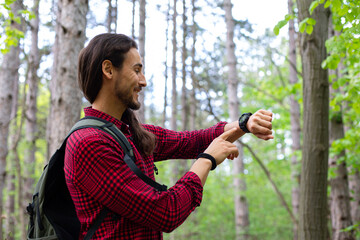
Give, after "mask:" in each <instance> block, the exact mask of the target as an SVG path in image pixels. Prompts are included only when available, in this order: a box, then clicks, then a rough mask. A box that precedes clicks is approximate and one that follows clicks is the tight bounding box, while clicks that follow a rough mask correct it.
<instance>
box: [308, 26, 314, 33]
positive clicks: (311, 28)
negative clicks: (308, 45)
mask: <svg viewBox="0 0 360 240" xmlns="http://www.w3.org/2000/svg"><path fill="white" fill-rule="evenodd" d="M313 30H314V28H313V26H312V25H307V26H306V33H307V34H309V35H311V33H312V32H313Z"/></svg>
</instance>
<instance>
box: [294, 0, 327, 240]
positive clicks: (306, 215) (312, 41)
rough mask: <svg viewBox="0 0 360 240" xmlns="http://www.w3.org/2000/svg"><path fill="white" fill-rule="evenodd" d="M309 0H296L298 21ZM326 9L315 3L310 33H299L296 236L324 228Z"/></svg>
mask: <svg viewBox="0 0 360 240" xmlns="http://www.w3.org/2000/svg"><path fill="white" fill-rule="evenodd" d="M311 3H312V0H297V5H298V9H299V21H302V20H304V19H305V18H307V17H310V16H309V7H310V4H311ZM328 16H329V10H328V9H324V6H323V5H320V6H318V7H317V8H316V9H315V11H314V12H313V15H312V16H311V17H312V18H314V19H315V20H316V25H315V26H314V28H313V32H312V33H311V35H308V34H307V33H305V32H304V33H303V34H301V60H302V74H303V108H304V125H303V126H304V131H303V132H304V136H303V153H302V164H303V165H302V172H301V181H300V208H299V239H306V240H313V239H314V240H323V239H327V237H328V235H327V234H328V230H327V173H328V155H329V82H328V73H327V71H326V70H324V69H322V68H321V63H322V61H323V60H325V58H326V48H325V41H326V39H327V36H328Z"/></svg>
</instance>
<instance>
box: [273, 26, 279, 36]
mask: <svg viewBox="0 0 360 240" xmlns="http://www.w3.org/2000/svg"><path fill="white" fill-rule="evenodd" d="M273 32H274V34H275V35H276V36H277V35H279V33H280V28H279V27H278V26H277V25H276V26H275V27H274V29H273Z"/></svg>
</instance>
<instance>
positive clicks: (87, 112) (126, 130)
mask: <svg viewBox="0 0 360 240" xmlns="http://www.w3.org/2000/svg"><path fill="white" fill-rule="evenodd" d="M84 113H85V116H86V117H87V116H90V117H98V118H101V119H104V120H106V121H108V122H111V123H113V124H115V126H116V127H117V128H119V129H120V130H121V131H122V132H123V133H129V126H128V125H127V124H126V123H124V122H123V121H121V120H118V119H116V118H114V117H113V116H111V115H109V114H107V113H104V112H101V111H99V110H97V109H94V108H92V107H91V106H90V107H86V108H84Z"/></svg>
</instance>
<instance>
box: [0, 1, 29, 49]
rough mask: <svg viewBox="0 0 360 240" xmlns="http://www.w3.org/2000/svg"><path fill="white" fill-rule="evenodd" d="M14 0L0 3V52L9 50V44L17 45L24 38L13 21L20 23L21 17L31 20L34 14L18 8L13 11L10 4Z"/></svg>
mask: <svg viewBox="0 0 360 240" xmlns="http://www.w3.org/2000/svg"><path fill="white" fill-rule="evenodd" d="M14 2H15V0H5V3H2V4H0V25H1V27H2V29H4V30H3V31H0V41H2V42H3V43H4V44H1V47H0V51H1V53H2V54H6V53H7V52H9V50H10V47H11V46H17V45H18V44H19V40H20V39H22V38H24V32H23V31H21V30H19V29H17V28H16V27H14V25H13V23H17V24H20V23H21V21H22V19H27V20H31V19H33V18H34V17H35V15H34V14H33V13H32V12H31V11H28V10H20V11H18V12H13V11H12V8H11V4H13V3H14Z"/></svg>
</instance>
